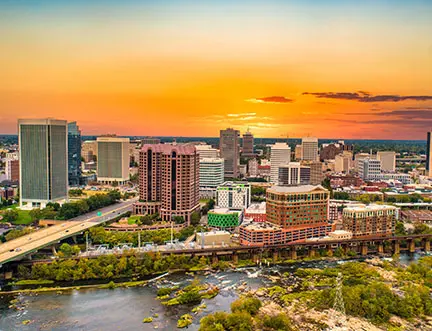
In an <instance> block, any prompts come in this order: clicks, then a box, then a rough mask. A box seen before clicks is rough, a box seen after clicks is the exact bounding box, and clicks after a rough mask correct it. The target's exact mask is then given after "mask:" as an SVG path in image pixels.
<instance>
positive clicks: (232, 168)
mask: <svg viewBox="0 0 432 331" xmlns="http://www.w3.org/2000/svg"><path fill="white" fill-rule="evenodd" d="M239 137H240V132H239V131H238V130H234V129H231V128H228V129H226V130H221V131H220V139H219V150H220V156H221V158H223V159H224V161H225V166H224V168H225V177H227V178H238V177H239V170H238V166H239V163H240V156H239V155H240V145H239V140H240V139H239Z"/></svg>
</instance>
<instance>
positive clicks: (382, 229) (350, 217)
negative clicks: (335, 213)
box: [342, 204, 398, 237]
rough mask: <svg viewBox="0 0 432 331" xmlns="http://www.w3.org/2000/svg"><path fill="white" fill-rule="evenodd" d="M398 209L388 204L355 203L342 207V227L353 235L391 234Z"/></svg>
mask: <svg viewBox="0 0 432 331" xmlns="http://www.w3.org/2000/svg"><path fill="white" fill-rule="evenodd" d="M397 212H398V209H397V208H396V207H394V206H388V205H373V204H372V205H367V206H366V205H355V206H348V207H346V208H344V210H343V213H342V224H343V229H344V230H346V231H350V232H352V234H353V237H374V236H391V235H393V234H394V230H395V223H396V216H397Z"/></svg>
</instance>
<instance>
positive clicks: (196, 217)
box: [190, 211, 201, 226]
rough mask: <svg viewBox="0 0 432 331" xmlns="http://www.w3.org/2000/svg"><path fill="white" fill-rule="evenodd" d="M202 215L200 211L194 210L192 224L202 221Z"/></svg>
mask: <svg viewBox="0 0 432 331" xmlns="http://www.w3.org/2000/svg"><path fill="white" fill-rule="evenodd" d="M200 220H201V215H200V213H198V212H196V211H195V212H193V213H192V215H191V219H190V224H191V225H193V226H196V225H198V224H199V223H200Z"/></svg>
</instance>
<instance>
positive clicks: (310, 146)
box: [301, 137, 318, 161]
mask: <svg viewBox="0 0 432 331" xmlns="http://www.w3.org/2000/svg"><path fill="white" fill-rule="evenodd" d="M301 146H302V155H301V159H302V160H305V161H318V138H315V137H305V138H302V145H301Z"/></svg>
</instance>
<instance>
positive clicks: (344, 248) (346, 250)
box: [342, 244, 348, 255]
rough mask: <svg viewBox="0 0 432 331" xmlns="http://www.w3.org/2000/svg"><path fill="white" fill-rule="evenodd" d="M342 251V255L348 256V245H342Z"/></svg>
mask: <svg viewBox="0 0 432 331" xmlns="http://www.w3.org/2000/svg"><path fill="white" fill-rule="evenodd" d="M342 251H343V253H344V255H347V254H348V245H347V244H342Z"/></svg>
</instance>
